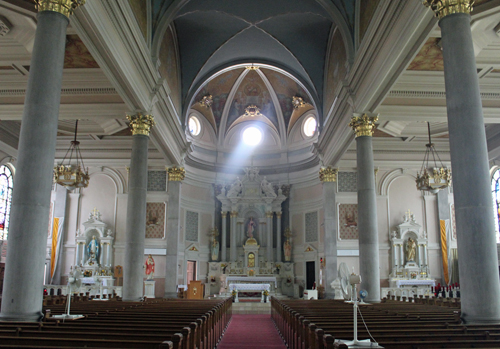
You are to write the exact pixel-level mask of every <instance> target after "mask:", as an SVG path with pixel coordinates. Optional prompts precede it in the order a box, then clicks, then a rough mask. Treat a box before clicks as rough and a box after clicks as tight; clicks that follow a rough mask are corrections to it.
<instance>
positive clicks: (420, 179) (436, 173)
mask: <svg viewBox="0 0 500 349" xmlns="http://www.w3.org/2000/svg"><path fill="white" fill-rule="evenodd" d="M427 131H428V133H429V143H428V144H426V145H425V146H426V147H427V150H426V151H425V156H424V161H423V162H422V168H421V169H420V173H418V172H417V180H416V182H417V189H418V190H422V191H428V192H431V193H433V194H436V193H437V192H438V191H439V190H441V189H444V188H446V187H449V186H450V185H451V169H449V168H447V167H445V166H444V164H443V162H442V161H441V158H440V157H439V154H438V152H437V150H436V148H434V143H432V141H431V126H430V124H429V123H427ZM431 157H432V160H433V161H434V166H432V164H431V166H429V160H430V159H431ZM436 158H437V160H439V163H440V166H438V163H437V161H436Z"/></svg>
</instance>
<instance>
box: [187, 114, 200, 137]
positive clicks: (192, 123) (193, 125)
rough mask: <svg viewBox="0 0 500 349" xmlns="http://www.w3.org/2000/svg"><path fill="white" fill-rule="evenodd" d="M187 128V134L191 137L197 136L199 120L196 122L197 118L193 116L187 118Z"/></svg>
mask: <svg viewBox="0 0 500 349" xmlns="http://www.w3.org/2000/svg"><path fill="white" fill-rule="evenodd" d="M188 127H189V132H190V133H191V134H192V135H193V136H198V135H199V134H200V132H201V124H200V120H198V118H197V117H196V116H194V115H191V116H190V117H189V122H188Z"/></svg>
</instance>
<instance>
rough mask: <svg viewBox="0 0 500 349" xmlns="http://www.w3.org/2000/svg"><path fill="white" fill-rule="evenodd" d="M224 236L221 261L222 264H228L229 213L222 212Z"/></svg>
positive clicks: (222, 238)
mask: <svg viewBox="0 0 500 349" xmlns="http://www.w3.org/2000/svg"><path fill="white" fill-rule="evenodd" d="M221 215H222V235H221V240H220V248H221V250H220V255H221V257H220V260H221V262H227V218H226V217H227V212H225V211H222V212H221Z"/></svg>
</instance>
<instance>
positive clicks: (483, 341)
mask: <svg viewBox="0 0 500 349" xmlns="http://www.w3.org/2000/svg"><path fill="white" fill-rule="evenodd" d="M352 307H353V306H352V304H347V303H344V302H343V301H336V300H315V301H301V300H278V299H277V298H274V297H272V298H271V316H272V318H273V320H274V322H275V323H276V326H277V328H278V330H279V331H280V333H281V335H282V336H283V338H284V340H285V342H286V343H287V344H288V348H291V349H312V348H314V349H331V348H347V346H346V345H345V344H339V343H335V339H336V338H338V339H340V338H342V339H344V340H349V339H352V338H353V319H352V317H353V308H352ZM360 310H361V313H362V314H363V319H364V321H365V322H366V325H367V326H368V329H369V331H370V333H371V335H372V336H373V338H374V339H375V340H376V341H377V342H378V344H379V345H381V346H383V347H384V348H392V349H395V348H398V349H403V348H405V349H406V348H419V349H430V348H500V325H496V324H491V325H470V324H467V325H465V324H462V323H461V320H460V311H459V310H457V309H456V308H453V307H446V306H436V305H430V304H422V303H420V304H418V303H406V302H397V301H391V300H385V302H384V303H378V304H372V305H368V306H362V307H361V308H360ZM358 319H360V317H358ZM358 338H361V339H365V338H369V334H368V332H367V330H366V329H365V328H364V326H362V325H361V326H358Z"/></svg>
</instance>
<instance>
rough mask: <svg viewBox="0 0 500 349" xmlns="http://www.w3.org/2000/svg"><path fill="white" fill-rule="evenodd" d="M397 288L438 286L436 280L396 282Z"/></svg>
mask: <svg viewBox="0 0 500 349" xmlns="http://www.w3.org/2000/svg"><path fill="white" fill-rule="evenodd" d="M396 286H397V287H401V286H436V281H435V280H416V279H412V280H396Z"/></svg>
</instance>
